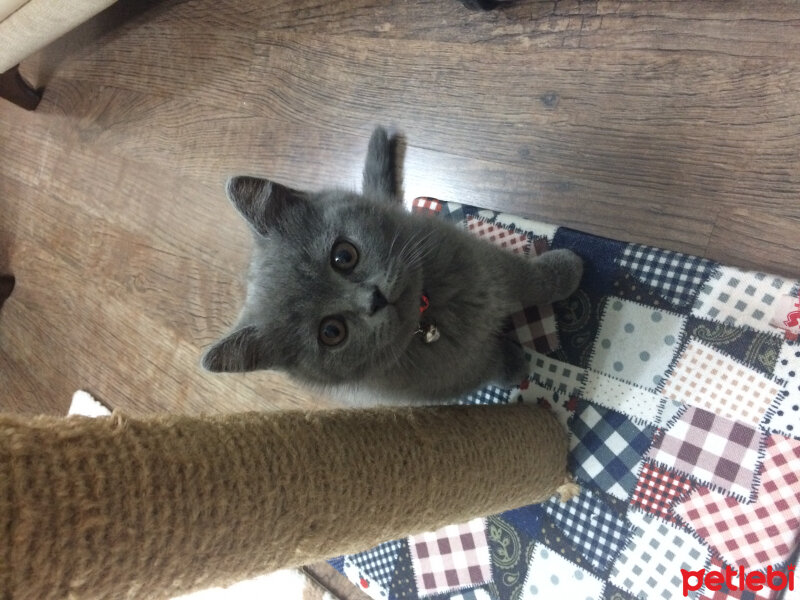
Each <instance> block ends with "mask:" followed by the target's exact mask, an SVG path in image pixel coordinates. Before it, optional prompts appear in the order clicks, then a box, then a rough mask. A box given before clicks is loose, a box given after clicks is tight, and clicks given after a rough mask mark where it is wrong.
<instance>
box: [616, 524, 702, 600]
mask: <svg viewBox="0 0 800 600" xmlns="http://www.w3.org/2000/svg"><path fill="white" fill-rule="evenodd" d="M628 518H629V519H630V521H631V524H632V525H633V526H634V533H633V536H632V537H631V540H630V543H629V544H628V545H627V546H626V547H625V549H624V550H623V551H622V553H621V554H620V555H619V556H618V557H617V560H616V562H615V563H614V566H613V568H612V570H611V579H610V580H611V582H612V583H613V584H614V585H616V586H618V587H620V588H621V589H623V590H626V591H627V592H630V593H631V594H633V595H634V596H636V597H639V598H648V599H657V598H663V599H664V600H673V599H674V598H677V597H680V590H681V583H682V581H681V569H686V570H696V569H702V568H704V567H705V566H706V565H707V564H708V559H709V551H708V548H706V547H705V546H704V545H703V544H702V543H701V542H700V541H699V540H696V539H695V538H693V537H692V535H691V534H689V533H688V532H686V531H682V530H680V529H678V528H677V527H675V525H673V524H671V523H665V522H664V521H662V520H661V519H659V518H657V517H654V516H653V515H648V514H644V513H640V512H638V511H636V510H630V511H628ZM697 596H698V592H689V597H690V598H697Z"/></svg>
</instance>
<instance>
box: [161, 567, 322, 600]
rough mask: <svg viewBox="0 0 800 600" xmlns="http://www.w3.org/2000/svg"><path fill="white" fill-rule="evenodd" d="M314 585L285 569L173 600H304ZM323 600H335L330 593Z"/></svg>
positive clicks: (305, 578) (297, 572)
mask: <svg viewBox="0 0 800 600" xmlns="http://www.w3.org/2000/svg"><path fill="white" fill-rule="evenodd" d="M309 585H312V584H311V582H310V581H309V579H308V578H307V577H306V576H305V575H303V573H301V572H300V571H298V570H295V569H284V570H282V571H275V572H274V573H270V574H269V575H262V576H261V577H256V578H254V579H248V580H246V581H240V582H239V583H236V584H234V585H232V586H230V587H229V588H224V589H223V588H211V589H208V590H203V591H200V592H195V593H193V594H187V595H186V596H179V597H177V598H173V600H264V599H265V598H280V599H281V600H303V595H304V590H305V589H306V586H309ZM323 600H335V599H334V597H333V596H331V595H330V594H329V593H328V592H325V594H324V595H323Z"/></svg>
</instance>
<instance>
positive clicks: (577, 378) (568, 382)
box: [530, 354, 586, 394]
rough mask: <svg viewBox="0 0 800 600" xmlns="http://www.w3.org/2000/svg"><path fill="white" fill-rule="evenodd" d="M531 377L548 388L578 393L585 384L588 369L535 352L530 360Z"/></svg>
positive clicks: (555, 390) (567, 392)
mask: <svg viewBox="0 0 800 600" xmlns="http://www.w3.org/2000/svg"><path fill="white" fill-rule="evenodd" d="M530 373H531V379H532V380H533V382H534V383H536V384H538V385H540V386H542V387H543V388H545V389H547V390H551V391H554V392H563V393H565V394H577V393H578V392H579V391H580V389H581V386H582V385H583V381H584V378H585V377H586V371H585V370H584V369H581V368H580V367H576V366H575V365H571V364H569V363H565V362H562V361H560V360H556V359H555V358H550V357H549V356H545V355H544V354H534V355H533V356H532V357H531V361H530Z"/></svg>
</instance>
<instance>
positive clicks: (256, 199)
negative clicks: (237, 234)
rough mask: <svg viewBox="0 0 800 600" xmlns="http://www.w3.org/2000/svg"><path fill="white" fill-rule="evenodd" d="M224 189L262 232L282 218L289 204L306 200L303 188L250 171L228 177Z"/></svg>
mask: <svg viewBox="0 0 800 600" xmlns="http://www.w3.org/2000/svg"><path fill="white" fill-rule="evenodd" d="M225 191H226V193H227V196H228V200H230V201H231V202H232V203H233V205H234V206H235V207H236V209H237V210H238V211H239V212H240V213H241V214H242V216H243V217H244V218H245V219H246V220H247V222H248V223H249V224H250V226H251V227H252V228H253V229H254V230H255V231H256V232H257V233H260V234H261V235H266V234H267V233H268V232H269V230H270V229H273V228H274V227H275V225H276V224H277V223H279V222H280V219H281V215H282V214H283V213H284V212H285V211H286V209H287V208H288V207H290V206H292V205H295V204H298V203H300V202H303V201H304V200H305V194H304V193H303V192H298V191H297V190H293V189H291V188H288V187H286V186H285V185H281V184H280V183H275V182H274V181H270V180H269V179H261V178H260V177H250V176H247V175H240V176H237V177H231V178H230V179H228V183H227V184H226V185H225Z"/></svg>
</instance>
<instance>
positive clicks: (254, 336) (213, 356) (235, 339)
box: [202, 326, 273, 373]
mask: <svg viewBox="0 0 800 600" xmlns="http://www.w3.org/2000/svg"><path fill="white" fill-rule="evenodd" d="M202 364H203V367H204V368H206V369H207V370H209V371H212V372H214V373H241V372H244V371H255V370H256V369H269V368H270V367H271V366H273V361H272V357H271V356H270V355H269V352H268V350H267V348H266V345H265V344H264V339H263V338H262V336H261V334H260V333H259V332H258V330H257V329H256V328H255V327H253V326H247V327H242V328H241V329H235V330H234V331H232V332H231V333H229V334H228V335H226V336H225V337H224V338H222V339H221V340H219V341H218V342H217V343H215V344H214V345H213V346H211V348H209V349H208V350H207V351H206V353H205V354H204V355H203V360H202Z"/></svg>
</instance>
